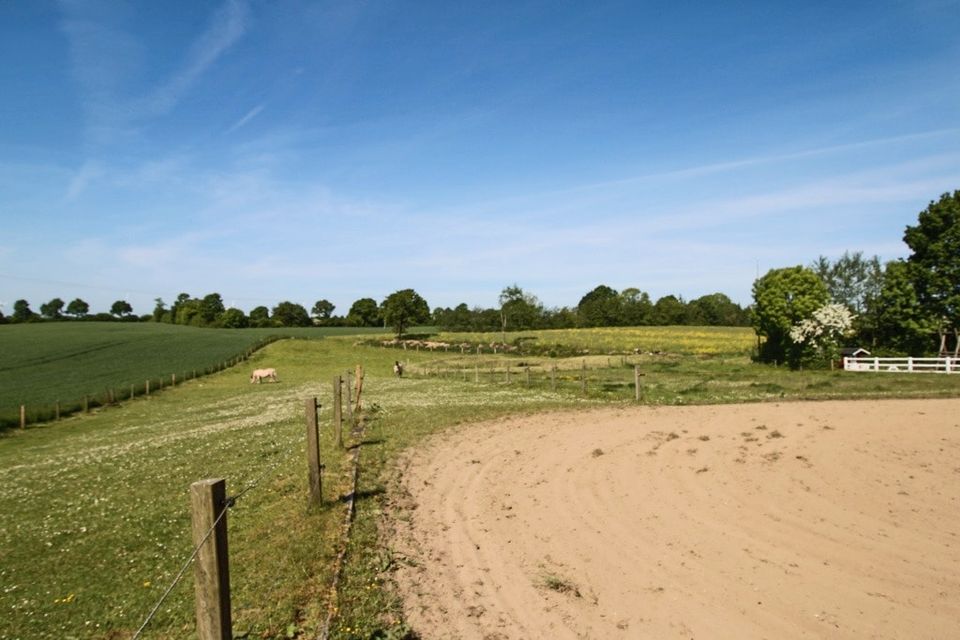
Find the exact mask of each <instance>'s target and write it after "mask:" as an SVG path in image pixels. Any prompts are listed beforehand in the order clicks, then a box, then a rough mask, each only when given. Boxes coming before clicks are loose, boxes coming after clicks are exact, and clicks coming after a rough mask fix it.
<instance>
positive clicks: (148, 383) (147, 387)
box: [146, 379, 150, 395]
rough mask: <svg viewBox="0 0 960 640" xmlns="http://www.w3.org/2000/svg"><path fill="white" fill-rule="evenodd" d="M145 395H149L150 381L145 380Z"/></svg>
mask: <svg viewBox="0 0 960 640" xmlns="http://www.w3.org/2000/svg"><path fill="white" fill-rule="evenodd" d="M146 395H150V380H149V379H147V383H146Z"/></svg>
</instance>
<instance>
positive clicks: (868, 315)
mask: <svg viewBox="0 0 960 640" xmlns="http://www.w3.org/2000/svg"><path fill="white" fill-rule="evenodd" d="M810 268H811V269H812V270H813V271H814V273H816V274H817V275H818V276H820V279H821V280H823V283H824V284H825V285H826V287H827V291H828V292H829V293H830V299H831V300H833V301H834V302H836V303H837V304H842V305H844V306H846V307H847V308H848V309H850V311H852V312H853V313H854V314H856V318H855V319H854V329H855V331H856V332H857V334H859V336H860V339H861V340H863V341H864V342H866V343H868V344H873V345H875V344H876V342H877V313H878V310H877V299H878V298H879V297H880V290H881V288H882V287H883V272H884V270H883V266H882V265H881V263H880V258H879V257H878V256H873V257H872V258H864V257H863V252H862V251H857V252H855V253H850V252H849V251H848V252H845V253H844V254H843V255H842V256H841V257H840V258H837V260H836V261H833V262H831V261H830V259H829V258H827V257H826V256H820V257H819V258H817V260H816V261H815V262H814V263H813V264H812V265H810Z"/></svg>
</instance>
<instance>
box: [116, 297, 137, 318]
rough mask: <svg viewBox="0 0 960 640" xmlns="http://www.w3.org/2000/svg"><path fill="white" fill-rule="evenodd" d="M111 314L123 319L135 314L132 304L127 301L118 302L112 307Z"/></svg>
mask: <svg viewBox="0 0 960 640" xmlns="http://www.w3.org/2000/svg"><path fill="white" fill-rule="evenodd" d="M110 313H111V314H112V315H115V316H117V317H118V318H122V317H124V316H128V315H130V314H131V313H133V307H131V306H130V303H129V302H127V301H126V300H117V301H116V302H114V303H113V304H112V305H110Z"/></svg>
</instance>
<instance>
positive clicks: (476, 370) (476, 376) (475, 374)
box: [473, 362, 480, 384]
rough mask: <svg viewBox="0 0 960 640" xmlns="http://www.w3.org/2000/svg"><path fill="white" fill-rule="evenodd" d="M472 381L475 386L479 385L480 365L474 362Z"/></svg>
mask: <svg viewBox="0 0 960 640" xmlns="http://www.w3.org/2000/svg"><path fill="white" fill-rule="evenodd" d="M473 381H474V382H475V383H477V384H479V383H480V365H479V364H477V363H476V362H475V363H474V364H473Z"/></svg>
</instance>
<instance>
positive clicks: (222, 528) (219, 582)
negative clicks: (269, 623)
mask: <svg viewBox="0 0 960 640" xmlns="http://www.w3.org/2000/svg"><path fill="white" fill-rule="evenodd" d="M190 508H191V513H192V523H193V526H192V529H193V544H194V546H196V547H199V549H200V550H199V552H198V553H197V557H196V561H195V562H194V571H193V575H194V579H195V582H196V589H195V591H196V597H197V636H198V637H199V638H200V640H230V639H231V638H232V637H233V630H232V621H231V619H230V569H229V565H228V555H227V515H226V514H225V513H223V511H224V510H225V509H226V508H227V482H226V481H225V480H223V479H222V478H216V479H209V480H200V481H199V482H194V483H193V484H192V485H190ZM221 514H222V515H221ZM218 518H219V520H218ZM214 523H216V524H214ZM211 530H212V531H211ZM208 532H210V534H209V536H207V533H208ZM205 537H206V540H204V538H205Z"/></svg>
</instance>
